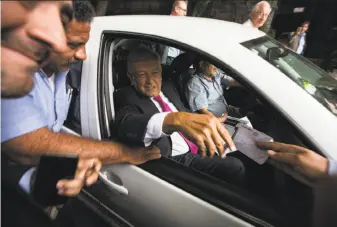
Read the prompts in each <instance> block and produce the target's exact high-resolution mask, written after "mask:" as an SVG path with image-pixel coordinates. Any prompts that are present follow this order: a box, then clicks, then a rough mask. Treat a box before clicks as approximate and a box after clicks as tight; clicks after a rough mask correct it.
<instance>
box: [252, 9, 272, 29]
mask: <svg viewBox="0 0 337 227" xmlns="http://www.w3.org/2000/svg"><path fill="white" fill-rule="evenodd" d="M269 13H270V7H269V6H268V5H260V7H259V9H258V11H257V12H254V13H252V15H251V20H252V22H253V24H254V26H255V27H256V28H260V27H262V26H263V25H264V23H265V22H266V20H267V18H268V16H269Z"/></svg>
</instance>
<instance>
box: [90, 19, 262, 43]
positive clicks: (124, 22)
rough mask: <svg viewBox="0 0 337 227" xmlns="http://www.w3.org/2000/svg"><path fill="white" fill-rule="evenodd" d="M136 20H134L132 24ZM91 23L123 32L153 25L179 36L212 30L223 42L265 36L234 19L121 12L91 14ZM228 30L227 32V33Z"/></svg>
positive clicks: (200, 34) (199, 35)
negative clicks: (105, 25) (112, 14)
mask: <svg viewBox="0 0 337 227" xmlns="http://www.w3.org/2000/svg"><path fill="white" fill-rule="evenodd" d="M135 22H136V23H135ZM94 23H95V24H100V23H113V27H114V29H119V30H120V31H124V29H125V28H127V30H128V31H131V32H140V31H142V32H144V30H148V31H151V27H156V32H159V34H161V33H162V34H166V33H167V32H169V33H170V34H175V35H178V36H179V35H183V34H184V33H190V34H191V33H192V34H196V37H197V38H199V39H207V37H208V36H211V35H212V34H213V33H214V31H216V35H217V36H219V37H221V38H222V39H223V41H224V42H234V43H241V42H245V41H248V40H252V39H256V38H259V37H262V36H264V35H266V34H265V33H264V32H262V31H260V30H258V29H254V28H250V27H247V26H242V24H238V23H235V22H229V21H222V20H216V19H209V18H201V17H188V16H186V17H179V16H168V15H131V16H130V15H125V16H104V17H95V19H94ZM158 26H159V27H158ZM229 33H230V35H229Z"/></svg>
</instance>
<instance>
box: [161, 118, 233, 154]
mask: <svg viewBox="0 0 337 227" xmlns="http://www.w3.org/2000/svg"><path fill="white" fill-rule="evenodd" d="M175 131H179V132H182V133H183V134H184V135H185V136H186V137H187V138H188V139H190V140H192V141H194V142H195V143H196V144H197V145H198V147H199V151H200V154H201V156H206V155H207V152H208V153H209V156H211V157H213V156H214V154H215V150H216V149H217V150H218V152H219V154H220V155H221V156H222V157H224V156H225V155H226V154H225V148H224V144H225V142H226V144H227V145H228V147H229V148H230V149H231V150H232V151H235V150H236V148H235V145H234V142H233V140H232V138H231V136H230V134H229V133H228V131H227V129H226V128H225V127H224V126H223V125H222V124H221V123H220V121H219V120H218V119H217V118H216V117H214V116H211V115H208V114H193V113H186V112H174V113H170V114H168V115H167V116H166V118H165V120H164V123H163V132H164V133H166V134H171V133H173V132H175Z"/></svg>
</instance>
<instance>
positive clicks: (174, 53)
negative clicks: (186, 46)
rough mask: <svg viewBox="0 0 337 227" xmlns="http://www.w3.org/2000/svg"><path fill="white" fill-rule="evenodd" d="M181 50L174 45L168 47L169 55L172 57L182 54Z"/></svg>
mask: <svg viewBox="0 0 337 227" xmlns="http://www.w3.org/2000/svg"><path fill="white" fill-rule="evenodd" d="M180 52H181V51H180V50H179V49H177V48H174V47H169V48H168V53H167V56H169V57H171V58H176V57H178V56H179V55H180Z"/></svg>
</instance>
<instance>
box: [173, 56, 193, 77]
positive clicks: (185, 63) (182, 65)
mask: <svg viewBox="0 0 337 227" xmlns="http://www.w3.org/2000/svg"><path fill="white" fill-rule="evenodd" d="M195 57H196V56H195V55H194V54H191V53H182V54H180V55H179V56H177V57H176V58H175V59H174V60H173V61H172V63H171V70H172V72H175V73H178V74H179V73H182V72H184V71H187V70H188V69H189V68H190V66H191V65H192V64H193V63H194V59H195Z"/></svg>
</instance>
